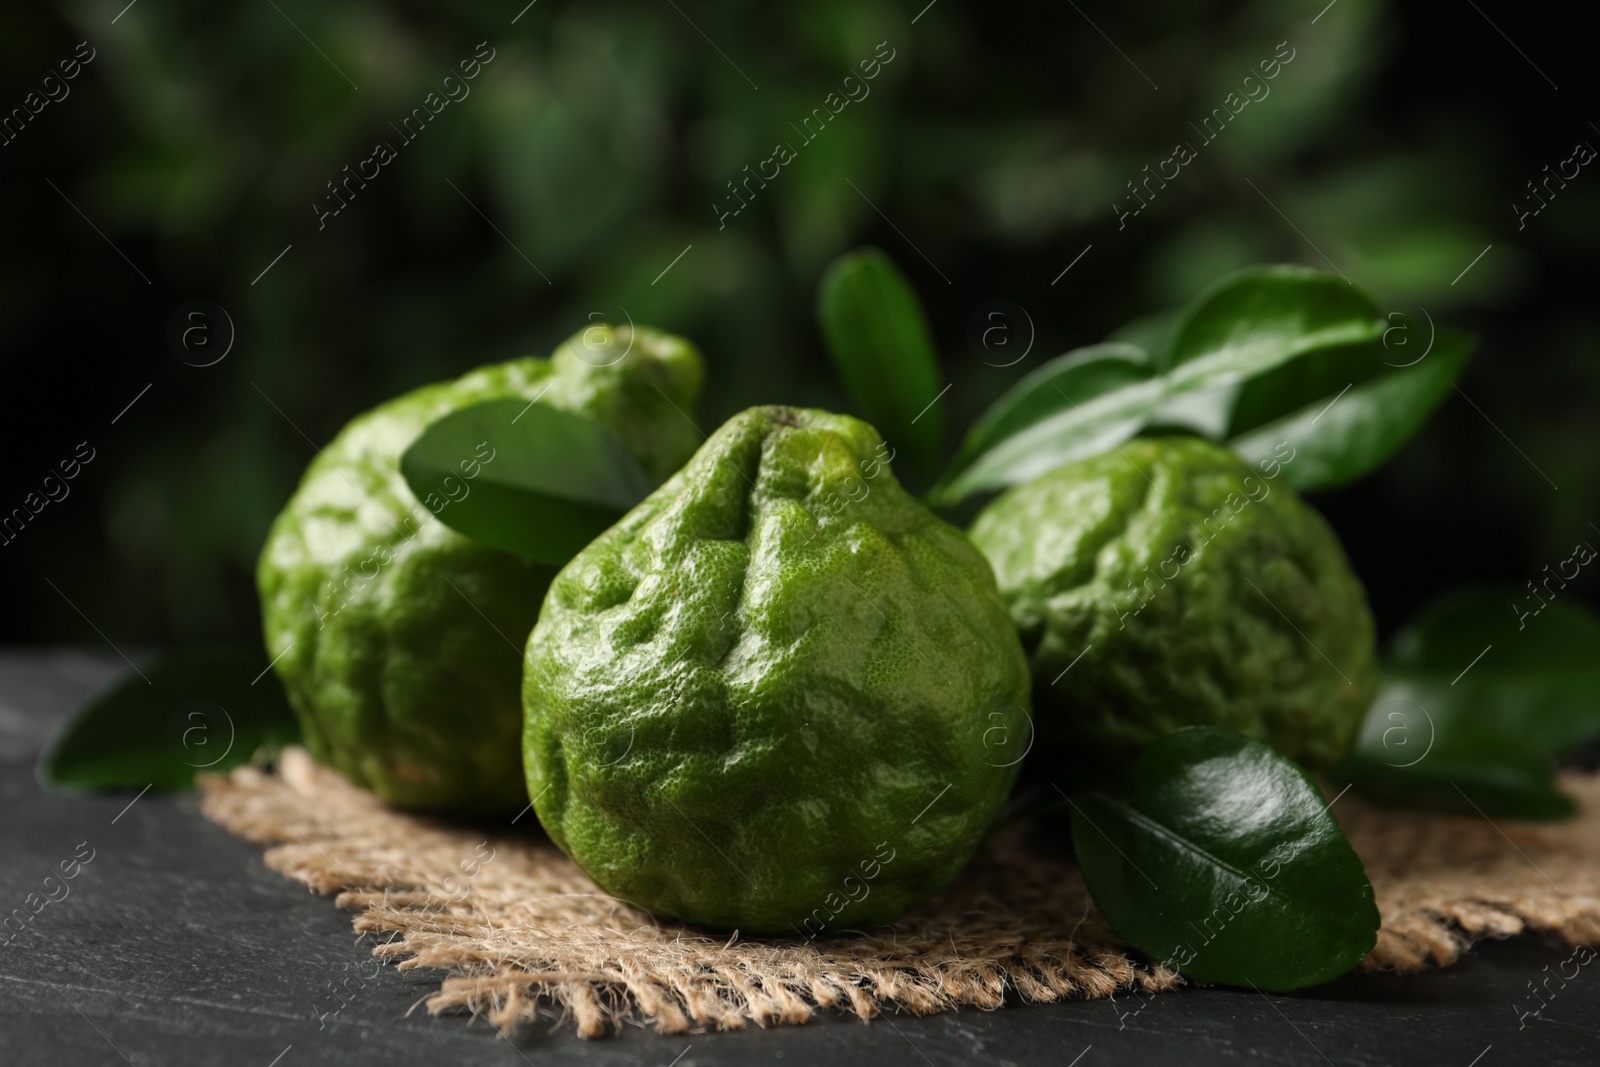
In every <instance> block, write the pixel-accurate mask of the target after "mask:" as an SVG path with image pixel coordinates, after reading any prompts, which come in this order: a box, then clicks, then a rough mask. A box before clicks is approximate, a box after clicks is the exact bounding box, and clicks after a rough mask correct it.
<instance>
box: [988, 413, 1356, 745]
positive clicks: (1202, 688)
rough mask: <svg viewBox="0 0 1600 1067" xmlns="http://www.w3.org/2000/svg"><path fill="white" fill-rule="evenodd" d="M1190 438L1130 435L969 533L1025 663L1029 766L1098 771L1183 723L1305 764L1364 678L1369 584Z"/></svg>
mask: <svg viewBox="0 0 1600 1067" xmlns="http://www.w3.org/2000/svg"><path fill="white" fill-rule="evenodd" d="M1279 454H1280V457H1281V458H1280V459H1274V460H1270V461H1263V462H1262V464H1261V467H1260V469H1255V468H1251V467H1249V466H1246V465H1245V464H1244V463H1243V462H1241V461H1240V460H1239V459H1238V457H1236V456H1235V455H1234V454H1233V453H1232V452H1229V451H1227V450H1226V449H1224V448H1220V447H1218V446H1216V445H1213V444H1211V443H1209V442H1206V441H1203V440H1200V439H1199V438H1192V437H1163V438H1154V439H1149V440H1137V441H1133V442H1130V443H1128V444H1125V445H1123V446H1121V448H1120V449H1118V450H1115V451H1112V452H1107V453H1105V454H1103V455H1099V456H1095V457H1093V458H1090V459H1086V460H1083V461H1081V462H1078V463H1073V464H1069V465H1067V466H1065V467H1061V468H1059V469H1057V470H1055V471H1052V472H1050V473H1049V474H1046V475H1043V476H1042V477H1040V478H1037V479H1035V480H1034V481H1032V482H1028V483H1027V484H1025V485H1020V486H1017V487H1016V488H1014V489H1011V490H1009V491H1008V492H1006V493H1005V494H1003V495H1002V496H1000V497H999V498H998V499H997V500H995V501H994V502H993V503H992V504H990V505H989V507H988V508H986V509H985V510H984V511H983V512H982V514H980V515H979V516H978V518H977V521H976V522H974V523H973V525H972V530H971V533H972V539H973V541H974V543H976V544H977V546H978V547H979V548H980V549H982V550H983V552H984V554H985V555H987V556H988V558H989V562H990V563H992V564H993V565H994V570H995V576H996V578H997V579H998V581H999V584H1000V591H1001V595H1002V596H1003V597H1004V598H1005V601H1006V604H1007V605H1008V606H1009V608H1010V609H1011V615H1012V618H1013V619H1014V620H1015V621H1016V624H1017V628H1018V630H1019V631H1020V633H1021V634H1022V641H1023V645H1024V647H1025V648H1026V649H1027V652H1028V657H1029V660H1030V661H1031V663H1032V666H1033V701H1034V714H1035V717H1036V726H1037V730H1038V735H1039V736H1038V746H1037V748H1036V753H1037V758H1038V761H1039V765H1040V766H1043V767H1046V768H1047V769H1051V770H1055V769H1060V768H1067V769H1074V770H1077V771H1078V772H1080V773H1085V774H1088V775H1090V776H1101V775H1103V774H1105V773H1108V772H1109V773H1114V772H1115V771H1117V770H1119V769H1121V768H1125V767H1126V766H1128V765H1129V764H1130V763H1131V761H1132V759H1133V757H1134V755H1135V754H1136V753H1137V751H1138V749H1139V748H1140V747H1141V746H1142V745H1144V744H1147V743H1148V742H1150V741H1154V740H1155V739H1156V738H1158V737H1161V736H1162V735H1164V734H1167V733H1169V732H1171V731H1172V730H1175V729H1177V728H1178V727H1180V726H1194V725H1210V726H1222V727H1227V728H1229V729H1233V730H1238V731H1240V732H1241V733H1244V734H1248V735H1249V736H1251V737H1254V738H1258V739H1260V740H1262V741H1265V742H1267V743H1268V744H1270V745H1272V746H1273V747H1274V748H1276V749H1277V750H1278V751H1279V752H1281V753H1283V754H1284V755H1286V756H1288V757H1290V758H1291V759H1295V760H1298V761H1300V762H1301V763H1303V764H1305V765H1306V766H1308V767H1311V768H1319V769H1325V768H1327V767H1329V766H1331V765H1332V764H1333V763H1334V762H1336V761H1337V760H1338V759H1339V758H1340V757H1341V756H1342V755H1343V754H1344V752H1345V750H1346V749H1347V748H1348V747H1349V745H1350V742H1351V740H1352V738H1353V737H1354V736H1355V733H1356V730H1357V729H1358V727H1359V726H1360V724H1361V720H1362V717H1363V715H1364V714H1365V712H1366V710H1367V707H1368V705H1369V703H1370V702H1371V700H1372V697H1373V693H1374V689H1375V687H1376V684H1377V682H1376V671H1377V668H1376V652H1375V649H1374V633H1373V622H1372V616H1371V613H1370V612H1369V611H1368V608H1367V600H1366V593H1365V591H1364V590H1363V589H1362V586H1361V583H1360V581H1359V580H1358V579H1357V578H1356V576H1355V574H1354V573H1352V571H1351V570H1350V565H1349V563H1348V561H1347V560H1346V559H1345V555H1344V552H1343V550H1342V549H1341V548H1340V546H1339V542H1338V540H1337V538H1336V537H1335V536H1334V533H1333V531H1332V530H1331V529H1329V527H1328V525H1327V523H1326V522H1324V521H1323V519H1322V517H1321V516H1320V515H1318V514H1317V513H1316V511H1314V510H1313V509H1312V508H1311V507H1310V506H1309V505H1307V504H1306V503H1305V502H1304V501H1302V500H1301V499H1300V498H1299V497H1298V496H1297V495H1296V494H1295V493H1294V491H1293V490H1292V489H1291V488H1290V487H1289V485H1288V484H1287V481H1286V480H1280V479H1278V478H1277V476H1278V475H1279V474H1281V473H1282V466H1283V464H1284V463H1291V462H1293V449H1292V447H1290V446H1288V445H1283V446H1280V449H1279Z"/></svg>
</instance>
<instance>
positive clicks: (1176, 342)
mask: <svg viewBox="0 0 1600 1067" xmlns="http://www.w3.org/2000/svg"><path fill="white" fill-rule="evenodd" d="M1387 325H1388V324H1387V323H1386V322H1385V320H1384V318H1383V315H1382V313H1381V312H1380V311H1379V310H1378V305H1377V304H1376V303H1375V302H1374V301H1373V299H1372V297H1371V296H1369V295H1367V293H1366V292H1364V291H1363V290H1362V289H1361V288H1360V287H1359V286H1357V285H1355V284H1353V283H1351V282H1348V281H1346V280H1344V279H1343V278H1340V277H1339V276H1337V275H1334V274H1328V273H1327V272H1325V271H1318V270H1311V269H1309V268H1307V267H1295V266H1285V265H1279V266H1270V267H1251V268H1249V269H1247V270H1242V271H1239V272H1237V273H1235V274H1230V275H1229V276H1227V277H1226V278H1223V279H1222V280H1221V281H1219V282H1217V283H1216V284H1215V285H1213V286H1212V287H1211V288H1209V289H1207V290H1206V291H1205V292H1204V293H1202V294H1200V296H1199V297H1197V298H1196V299H1195V300H1194V302H1193V303H1191V304H1190V305H1189V307H1188V308H1186V309H1185V310H1184V313H1183V315H1182V317H1181V318H1180V320H1179V322H1178V324H1177V326H1176V328H1175V330H1174V334H1173V339H1172V346H1171V348H1170V350H1169V352H1168V355H1167V366H1168V367H1169V373H1170V375H1171V381H1172V387H1173V390H1174V391H1175V392H1176V391H1182V390H1184V389H1185V388H1186V387H1187V384H1186V383H1189V382H1191V381H1196V380H1199V381H1204V382H1206V383H1207V384H1208V385H1210V386H1215V385H1222V384H1226V383H1227V382H1228V381H1229V380H1230V379H1231V380H1233V381H1242V380H1244V379H1245V378H1247V377H1250V376H1253V375H1256V374H1259V373H1261V371H1263V370H1266V369H1269V368H1271V367H1276V366H1278V365H1280V364H1282V363H1286V362H1288V361H1289V360H1290V359H1293V358H1294V357H1295V356H1298V355H1301V354H1303V353H1306V352H1312V351H1315V350H1317V349H1322V348H1334V347H1338V346H1341V345H1353V344H1360V343H1362V342H1365V341H1376V340H1378V339H1379V338H1380V337H1382V336H1383V331H1384V329H1385V327H1386V326H1387Z"/></svg>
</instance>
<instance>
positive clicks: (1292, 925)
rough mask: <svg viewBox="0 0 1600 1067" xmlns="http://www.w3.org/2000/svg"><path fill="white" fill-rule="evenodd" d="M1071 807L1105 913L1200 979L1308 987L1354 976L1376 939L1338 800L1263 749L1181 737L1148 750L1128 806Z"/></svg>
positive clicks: (1242, 742) (1122, 930)
mask: <svg viewBox="0 0 1600 1067" xmlns="http://www.w3.org/2000/svg"><path fill="white" fill-rule="evenodd" d="M1072 806H1073V814H1072V841H1073V847H1074V849H1075V850H1076V852H1077V855H1078V862H1079V864H1080V865H1081V866H1082V868H1083V876H1084V880H1085V882H1086V883H1087V884H1088V887H1089V892H1090V893H1091V894H1092V895H1093V897H1094V901H1095V904H1096V905H1097V906H1098V907H1099V909H1100V911H1101V912H1102V913H1103V914H1104V915H1105V917H1106V918H1107V920H1109V921H1110V923H1111V925H1112V927H1113V928H1114V929H1115V930H1116V932H1117V933H1118V934H1119V935H1120V936H1121V937H1123V938H1125V939H1126V940H1127V941H1128V942H1129V943H1130V944H1132V945H1134V946H1135V947H1137V948H1139V949H1140V950H1141V951H1143V952H1145V953H1147V954H1149V955H1150V956H1151V957H1152V958H1154V959H1157V960H1160V961H1161V962H1163V963H1165V964H1166V965H1167V966H1169V967H1172V968H1174V969H1176V970H1177V971H1179V972H1180V973H1182V974H1184V975H1187V976H1188V977H1190V978H1193V979H1195V980H1197V981H1202V982H1221V983H1226V984H1229V985H1253V986H1255V987H1256V988H1258V989H1263V990H1280V991H1281V990H1290V989H1299V988H1302V987H1304V986H1309V985H1316V984H1317V983H1319V982H1325V981H1328V980H1329V979H1331V978H1334V977H1336V976H1338V975H1340V974H1343V973H1344V972H1345V971H1348V970H1349V969H1350V968H1352V967H1354V966H1355V965H1356V964H1358V963H1360V962H1361V959H1362V957H1363V956H1365V955H1366V953H1367V951H1368V950H1369V949H1371V948H1372V945H1373V943H1374V942H1375V941H1376V939H1377V933H1378V909H1377V907H1376V905H1375V904H1374V903H1373V897H1372V886H1371V884H1370V883H1369V882H1368V881H1367V875H1366V871H1365V869H1364V868H1363V867H1362V865H1361V860H1360V859H1359V858H1358V857H1357V856H1356V854H1355V851H1354V850H1353V849H1352V848H1351V847H1350V843H1349V842H1348V841H1346V840H1345V837H1344V833H1343V831H1341V830H1340V828H1339V823H1338V821H1337V820H1335V819H1334V817H1333V816H1332V815H1331V814H1330V813H1329V811H1328V802H1327V801H1326V800H1325V799H1323V797H1322V794H1321V793H1320V792H1318V790H1317V788H1316V786H1315V785H1314V784H1313V783H1312V781H1311V779H1310V778H1309V777H1308V776H1307V775H1306V773H1305V772H1304V771H1302V770H1301V769H1300V768H1299V767H1297V766H1296V765H1295V764H1293V763H1291V762H1290V761H1288V760H1286V759H1284V758H1283V757H1282V756H1279V755H1278V754H1277V753H1276V752H1274V751H1273V750H1272V749H1271V748H1269V747H1268V746H1266V745H1264V744H1262V743H1261V742H1259V741H1254V740H1251V739H1249V738H1247V737H1245V736H1244V735H1242V734H1238V733H1234V732H1233V731H1230V730H1219V729H1215V728H1211V727H1191V728H1189V729H1184V730H1178V731H1176V732H1174V733H1171V734H1168V735H1167V736H1166V737H1164V738H1162V739H1161V740H1159V741H1157V742H1155V743H1154V744H1151V745H1150V746H1148V747H1147V748H1146V749H1145V750H1144V752H1143V753H1141V755H1140V757H1139V759H1138V761H1137V762H1136V763H1135V764H1134V767H1133V771H1132V773H1131V775H1130V777H1129V780H1128V782H1127V783H1126V785H1125V786H1124V787H1123V788H1122V789H1121V790H1120V791H1119V792H1118V793H1117V794H1116V795H1108V794H1105V793H1098V792H1090V793H1085V794H1082V795H1081V796H1077V797H1074V798H1073V801H1072Z"/></svg>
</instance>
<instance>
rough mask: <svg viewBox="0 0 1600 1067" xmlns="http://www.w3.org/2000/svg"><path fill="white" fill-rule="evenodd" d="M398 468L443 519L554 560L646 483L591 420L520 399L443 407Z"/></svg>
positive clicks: (635, 497) (612, 518)
mask: <svg viewBox="0 0 1600 1067" xmlns="http://www.w3.org/2000/svg"><path fill="white" fill-rule="evenodd" d="M400 470H401V472H402V473H403V474H404V475H405V478H406V483H407V484H408V485H409V486H410V487H411V491H412V492H413V493H414V494H416V497H417V499H418V500H421V501H423V503H424V504H425V505H426V506H427V507H428V508H429V510H430V511H433V512H434V514H435V515H436V516H437V517H438V519H439V521H440V522H443V523H444V524H445V525H446V526H449V527H450V528H452V529H454V530H456V531H457V532H458V533H462V534H465V535H466V536H468V537H470V538H472V539H473V540H475V541H479V542H482V543H483V544H486V545H491V546H493V547H494V548H500V549H504V550H506V551H508V552H516V553H518V554H519V555H522V556H526V557H527V558H529V559H532V560H535V561H537V562H540V563H549V564H552V565H556V566H559V565H561V564H564V563H566V562H567V561H568V560H569V559H571V558H572V557H573V556H574V555H576V554H577V552H578V550H579V549H581V548H583V546H584V545H587V544H588V543H589V542H590V541H592V540H594V539H595V537H596V536H597V535H599V534H600V533H602V532H603V531H604V530H605V529H606V528H607V527H609V526H610V525H611V524H612V523H614V522H616V521H617V519H619V518H621V517H622V516H623V515H624V514H625V513H626V512H627V511H628V509H629V508H631V507H633V505H635V504H637V503H638V502H639V501H641V500H643V499H644V498H645V496H647V495H648V494H649V492H650V490H651V489H652V488H653V485H652V483H651V481H650V477H649V476H648V475H647V474H646V473H645V472H644V470H643V469H641V468H640V466H639V464H638V463H637V462H636V461H635V460H634V459H633V457H632V456H630V455H628V453H627V451H626V450H625V449H624V448H623V447H622V445H621V444H620V443H619V442H618V441H617V440H616V439H615V438H613V437H612V436H611V435H610V434H608V433H606V432H605V431H604V430H602V429H600V428H599V427H598V426H596V425H595V424H594V423H592V422H590V421H589V420H588V419H585V418H583V417H582V416H579V415H573V414H571V413H569V412H565V411H560V410H558V409H556V408H553V407H549V406H547V405H544V404H534V403H528V402H526V401H522V400H492V401H489V402H487V403H484V404H476V405H473V406H472V407H468V408H462V409H461V410H460V411H455V412H452V413H451V414H449V415H446V416H445V417H444V418H442V419H440V420H439V421H437V422H435V423H433V424H432V425H430V426H429V427H428V428H427V429H426V430H425V431H423V433H422V436H421V437H419V438H417V440H416V441H415V442H414V443H413V444H412V445H411V447H410V448H408V449H407V450H406V452H405V455H403V456H402V457H401V459H400Z"/></svg>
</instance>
